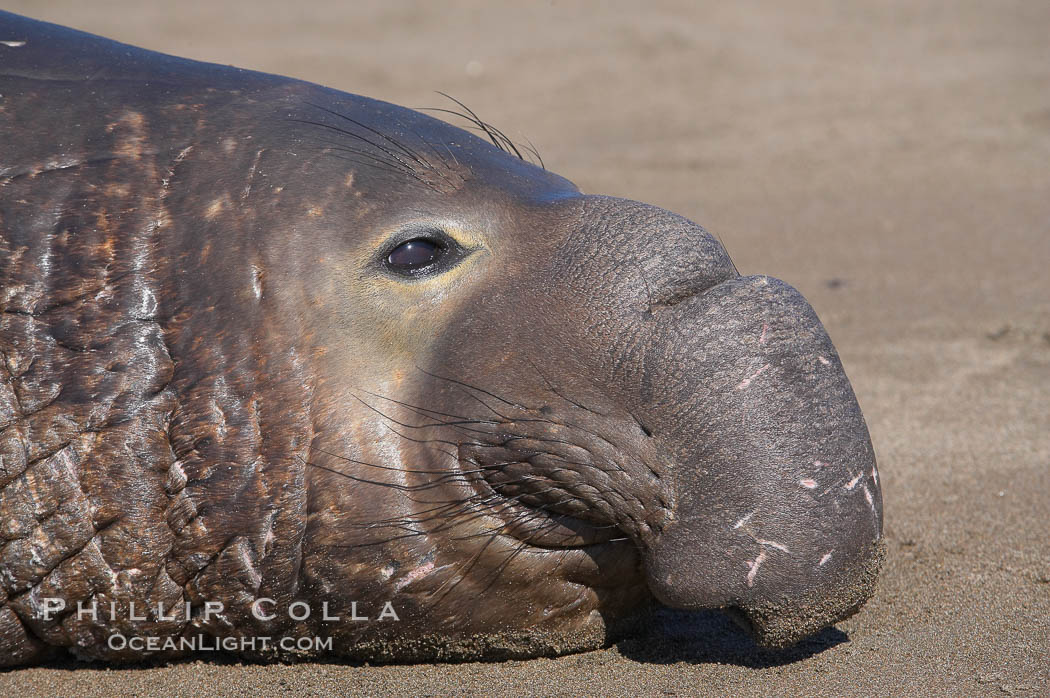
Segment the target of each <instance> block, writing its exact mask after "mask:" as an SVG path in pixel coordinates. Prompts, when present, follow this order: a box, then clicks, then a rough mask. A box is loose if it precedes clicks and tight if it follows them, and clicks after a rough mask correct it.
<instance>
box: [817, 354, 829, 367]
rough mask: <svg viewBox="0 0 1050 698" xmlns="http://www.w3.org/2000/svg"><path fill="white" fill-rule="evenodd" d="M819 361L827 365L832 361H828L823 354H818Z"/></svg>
mask: <svg viewBox="0 0 1050 698" xmlns="http://www.w3.org/2000/svg"><path fill="white" fill-rule="evenodd" d="M817 361H819V362H820V363H822V364H824V365H825V366H827V365H828V364H830V363H831V362H830V361H828V360H827V359H826V358H824V357H823V356H818V357H817Z"/></svg>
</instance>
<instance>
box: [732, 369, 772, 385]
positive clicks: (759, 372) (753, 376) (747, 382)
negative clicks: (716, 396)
mask: <svg viewBox="0 0 1050 698" xmlns="http://www.w3.org/2000/svg"><path fill="white" fill-rule="evenodd" d="M769 366H770V364H766V365H765V366H763V367H762V368H760V369H758V370H757V371H755V372H754V373H752V374H751V375H750V376H748V377H747V378H745V379H744V380H742V381H740V385H738V386H737V387H736V389H737V390H743V389H744V388H746V387H747V386H749V385H751V381H753V380H755V379H756V378H758V377H759V376H761V375H762V374H763V373H765V371H766V369H768V368H769Z"/></svg>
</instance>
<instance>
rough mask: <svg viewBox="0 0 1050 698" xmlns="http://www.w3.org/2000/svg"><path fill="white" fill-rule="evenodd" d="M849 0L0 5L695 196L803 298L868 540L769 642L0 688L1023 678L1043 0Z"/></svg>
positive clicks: (677, 200) (991, 686) (1034, 450)
mask: <svg viewBox="0 0 1050 698" xmlns="http://www.w3.org/2000/svg"><path fill="white" fill-rule="evenodd" d="M853 5H854V4H852V3H838V2H832V1H828V2H819V1H817V0H805V1H804V2H796V3H791V4H790V7H788V6H787V4H786V3H778V2H761V3H760V2H740V3H703V4H695V3H686V2H683V3H680V4H676V3H670V2H660V3H655V5H654V6H651V7H647V8H646V9H644V10H642V9H640V8H639V7H638V6H636V5H633V4H628V3H622V2H616V3H609V4H603V6H602V9H601V10H597V9H595V10H585V9H583V8H582V7H581V6H580V5H578V4H576V3H568V2H548V3H529V4H525V3H521V4H520V5H517V4H516V5H513V6H506V7H499V8H497V7H496V6H495V5H491V4H489V3H482V2H453V3H448V2H443V3H434V4H427V3H419V4H418V6H416V5H415V4H414V3H387V2H368V3H356V2H355V3H337V2H334V1H332V0H329V1H326V2H316V3H309V2H300V3H289V2H285V3H273V2H247V1H246V0H241V1H239V2H236V3H229V4H220V3H215V2H197V1H193V2H184V3H179V4H178V5H177V6H176V5H170V6H169V5H167V4H165V5H164V7H166V8H167V7H170V9H164V10H161V9H158V8H159V7H160V6H159V5H158V7H152V6H151V7H148V8H143V7H139V6H138V4H137V3H133V2H130V1H122V2H110V3H107V4H106V5H105V7H104V9H98V7H99V6H96V5H95V4H94V3H91V4H88V3H78V2H71V1H66V2H50V3H47V4H41V3H36V2H30V1H28V0H23V1H12V2H8V3H6V5H5V9H9V10H11V11H14V12H22V13H24V14H29V15H31V16H36V17H39V18H41V19H48V20H50V21H57V22H60V23H64V24H68V25H71V26H76V27H78V28H82V29H85V30H88V31H94V32H96V33H101V34H104V35H107V36H111V37H113V38H117V39H120V40H123V41H127V42H130V43H134V44H138V45H141V46H146V47H148V48H153V49H157V50H162V51H167V52H171V53H176V54H179V55H184V56H188V57H193V58H199V59H205V60H211V61H216V62H221V63H232V64H235V65H239V66H242V67H246V68H255V69H259V70H265V71H270V72H278V73H283V74H289V75H294V76H296V77H301V78H304V79H308V80H312V81H315V82H320V83H323V84H328V85H330V86H332V87H337V88H341V89H344V90H347V91H350V92H356V93H361V94H366V95H369V96H372V97H377V98H381V99H385V100H389V101H392V102H396V103H399V104H404V105H406V106H414V107H420V106H444V100H443V98H441V97H440V96H438V95H437V94H435V92H434V90H442V91H445V92H448V93H450V94H452V95H454V96H456V97H457V98H458V99H461V100H463V101H464V102H465V103H467V104H468V105H470V106H471V108H473V109H474V110H475V111H477V112H478V113H479V114H481V115H482V116H483V117H484V118H485V119H486V120H488V121H491V122H493V123H495V124H496V125H498V126H499V127H500V128H501V129H503V130H504V131H506V132H507V133H508V134H509V135H511V136H512V137H513V138H515V139H517V140H523V139H524V138H528V140H530V141H531V142H532V143H534V144H536V146H537V147H538V148H539V150H540V153H541V154H542V155H543V158H544V161H545V162H546V164H547V167H548V168H549V169H552V170H554V171H556V172H558V173H560V174H562V175H565V176H567V177H568V178H570V179H572V180H574V181H575V182H577V183H578V184H579V185H580V186H581V188H582V189H584V190H585V191H588V192H601V193H607V194H614V195H619V196H627V197H630V198H634V199H640V200H644V201H647V202H650V203H654V204H657V205H661V206H664V207H666V208H669V209H672V210H674V211H676V212H678V213H681V214H683V215H685V216H687V217H689V218H692V219H693V220H696V221H698V222H700V223H702V224H703V225H704V226H705V227H707V228H708V229H709V230H711V231H712V232H715V233H717V234H718V235H719V236H720V237H721V239H722V240H723V241H724V243H725V245H726V247H727V248H728V249H729V250H730V252H731V253H732V254H733V256H734V259H735V260H736V263H737V266H738V267H739V268H740V270H741V271H742V272H743V273H768V274H772V275H774V276H778V277H781V278H783V279H785V280H787V281H788V282H790V283H792V284H793V285H795V286H796V287H798V288H799V289H800V290H801V291H802V292H803V293H804V294H805V295H806V296H807V297H808V298H809V299H810V301H811V302H812V304H813V305H814V307H815V308H816V310H817V312H818V313H819V314H820V316H821V318H822V319H823V321H824V323H825V325H826V326H827V328H828V331H829V332H830V334H831V336H832V338H833V339H834V341H835V343H836V345H837V347H838V349H839V352H840V354H841V357H842V361H843V363H844V364H845V367H846V370H847V372H848V373H849V375H850V378H851V379H852V381H853V385H854V388H855V389H856V392H857V395H858V398H859V400H860V403H861V406H862V407H863V409H864V412H865V415H866V417H867V420H868V424H869V426H870V429H871V434H872V438H873V441H874V444H875V449H876V452H877V454H878V458H879V464H880V470H881V472H882V475H883V486H884V496H885V515H886V541H887V545H888V562H887V567H886V569H885V572H884V575H883V577H882V580H881V584H880V589H879V591H878V594H877V595H876V597H875V598H874V599H873V600H872V601H871V602H870V603H869V604H868V605H867V606H866V607H865V608H864V610H863V611H861V612H860V613H859V614H858V615H857V616H855V617H854V618H852V619H850V620H849V621H847V622H844V623H841V624H839V625H838V626H837V628H835V629H832V630H828V631H825V632H824V633H822V634H821V635H819V636H817V637H816V638H814V639H812V640H810V641H808V642H806V643H804V644H803V645H802V646H800V647H798V648H796V649H794V650H791V651H788V652H786V653H770V652H764V651H760V650H758V649H756V648H755V647H754V646H753V645H751V644H750V642H749V641H748V640H746V639H745V638H744V637H743V636H741V635H740V634H739V633H737V632H736V631H735V630H734V629H733V628H732V627H731V625H730V624H729V623H728V622H726V621H723V620H722V619H721V618H720V617H718V616H716V615H713V614H712V615H704V614H701V615H694V616H690V615H687V614H680V613H673V612H666V613H665V614H663V615H662V616H661V619H660V620H661V622H660V623H657V624H655V625H654V627H652V628H651V629H650V630H649V631H648V634H647V635H645V636H643V637H640V638H634V639H630V640H626V641H623V642H621V643H619V644H617V645H615V646H613V647H610V648H608V649H605V650H602V651H596V652H589V653H585V654H580V655H574V656H568V657H562V658H558V659H538V660H531V661H524V662H505V663H491V664H485V663H470V664H457V665H422V666H385V667H368V666H346V665H342V664H338V663H324V664H316V663H313V664H300V665H290V666H285V665H278V666H263V665H239V664H237V663H236V662H230V661H223V660H218V661H216V660H211V661H203V662H184V663H178V664H174V665H171V666H161V667H150V668H131V669H112V670H107V669H105V668H98V667H95V666H90V665H79V666H78V665H76V664H63V665H56V666H50V667H38V668H31V669H25V670H17V671H9V672H6V673H0V694H3V695H19V696H29V695H45V694H46V695H53V694H55V693H58V694H73V693H75V694H78V695H113V694H143V695H144V694H154V695H191V694H200V695H204V694H210V693H218V694H237V695H247V694H257V695H269V694H276V693H284V692H296V693H305V694H312V693H317V694H320V693H330V692H345V693H370V694H385V693H391V694H400V695H419V694H429V695H435V694H437V695H444V694H463V693H468V692H492V693H500V692H506V693H511V692H513V693H525V694H528V693H560V694H580V695H599V694H600V695H606V696H618V695H643V694H656V695H660V694H663V695H695V694H710V695H724V694H727V693H729V694H733V695H801V694H807V695H808V694H818V695H828V694H836V695H841V694H845V695H872V694H890V693H893V694H906V695H918V694H933V695H948V694H951V695H960V694H962V695H986V694H993V695H994V694H999V693H1003V694H1017V695H1046V694H1048V693H1050V668H1048V663H1050V553H1048V545H1047V541H1048V539H1050V493H1048V489H1050V281H1048V277H1050V274H1048V269H1047V268H1048V266H1050V41H1048V40H1047V36H1048V35H1050V4H1047V3H1041V2H995V3H988V2H975V1H970V0H964V1H960V2H911V1H909V0H892V1H891V2H879V3H867V5H869V6H867V7H863V8H861V7H854V6H853Z"/></svg>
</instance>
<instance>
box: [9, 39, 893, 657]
mask: <svg viewBox="0 0 1050 698" xmlns="http://www.w3.org/2000/svg"><path fill="white" fill-rule="evenodd" d="M106 46H109V44H106ZM129 55H131V54H129ZM135 55H136V56H139V54H135ZM142 55H145V54H142ZM89 58H90V56H88V57H85V56H80V55H78V58H77V60H78V61H79V63H77V65H80V66H81V70H82V71H83V72H84V74H85V75H84V76H83V77H79V76H78V75H77V74H73V75H63V76H59V78H61V79H58V78H52V79H50V80H49V81H48V82H47V84H46V85H41V82H40V78H41V76H40V74H39V72H40V71H39V70H35V69H34V70H31V69H30V68H26V69H24V70H22V71H21V73H20V74H17V75H16V74H5V75H4V76H3V77H2V78H0V80H2V81H3V82H0V87H2V88H3V89H0V92H3V93H4V95H5V97H7V96H12V97H11V103H12V104H14V105H17V106H18V108H17V109H10V108H9V109H8V110H6V111H4V112H2V113H0V118H3V119H4V120H5V122H4V123H3V124H2V125H0V133H5V134H12V133H21V134H26V135H25V136H24V137H23V138H22V139H20V140H19V141H18V142H14V141H12V142H11V143H3V144H0V145H2V146H3V147H4V148H5V150H4V152H9V153H13V154H14V155H13V156H12V162H13V161H15V160H17V161H18V162H19V165H18V166H17V167H15V166H5V168H4V169H3V170H2V171H0V184H2V185H3V186H2V188H0V196H3V201H5V202H16V203H5V208H4V209H3V215H4V219H3V220H2V221H0V226H2V227H0V232H2V233H3V236H2V238H0V241H2V242H3V244H4V246H5V248H4V249H3V255H2V258H3V261H2V262H0V264H4V265H5V266H4V267H3V268H2V271H3V274H2V276H0V278H2V279H3V280H4V284H5V286H4V288H3V297H2V301H3V304H4V305H3V308H4V315H3V322H4V324H3V326H2V327H0V329H2V331H3V340H4V352H5V356H4V370H5V372H6V375H5V376H4V377H5V378H6V379H7V380H8V381H9V382H10V383H11V384H12V385H16V384H17V386H18V387H17V390H18V392H17V397H18V398H20V400H21V403H20V405H19V407H18V411H17V412H16V413H15V412H13V413H12V414H15V415H16V416H15V417H12V418H11V419H8V420H7V421H6V423H5V427H6V428H5V430H4V431H3V432H0V434H2V441H0V448H3V449H4V450H3V453H4V455H5V460H4V464H5V467H6V468H7V470H6V471H5V475H4V479H3V480H0V487H3V488H4V489H3V490H0V493H2V494H3V496H4V497H5V499H4V500H3V501H2V502H0V505H2V506H4V507H8V508H9V509H11V511H14V514H13V516H14V517H15V519H16V520H22V519H25V521H29V518H28V517H30V516H32V514H31V512H32V511H33V510H32V508H31V506H30V505H29V504H25V505H24V506H23V504H22V503H21V502H22V501H23V499H20V498H23V497H25V498H27V499H25V502H29V501H30V499H28V497H29V496H30V495H29V494H24V493H28V492H31V491H35V490H33V488H34V487H37V486H40V487H44V486H45V485H43V484H40V483H50V484H47V485H46V486H47V487H51V488H53V489H54V490H55V492H56V494H55V497H57V498H59V499H62V498H63V497H64V498H65V499H62V501H63V502H65V504H63V505H62V506H64V507H65V508H66V509H68V510H69V512H68V518H69V519H70V520H74V521H77V522H78V523H77V524H76V525H75V526H73V529H74V531H75V535H69V534H67V532H65V529H63V530H61V531H60V530H59V529H57V528H56V529H54V530H51V529H48V528H47V525H50V524H46V525H45V524H41V526H44V528H41V529H40V530H41V531H44V532H43V533H40V534H33V535H38V537H40V536H42V537H43V539H45V541H46V545H44V546H43V547H42V548H39V550H43V551H44V552H43V553H40V554H38V555H37V558H35V559H37V560H38V562H34V563H33V564H29V563H24V564H22V563H19V564H15V563H10V564H9V565H8V569H9V571H10V570H14V571H13V572H11V579H13V580H14V581H11V580H8V582H7V583H6V584H5V587H4V594H5V596H3V597H2V598H0V601H3V602H4V603H5V604H6V605H7V607H9V608H10V609H11V611H12V612H13V613H14V614H15V615H16V616H17V617H18V619H19V620H20V621H21V622H22V623H23V624H24V625H25V627H26V628H27V629H28V630H27V638H26V640H25V647H28V648H29V649H27V650H25V657H27V658H31V657H33V656H38V655H40V654H41V653H42V652H43V651H44V647H45V645H57V646H79V647H80V649H78V650H77V652H78V654H80V655H82V656H86V657H101V658H107V659H135V658H139V657H140V656H141V655H139V654H136V653H134V652H133V651H131V650H120V649H113V648H111V647H107V646H106V645H105V644H104V643H101V642H97V641H96V643H95V644H92V643H91V642H89V641H88V640H87V639H85V638H97V637H105V636H106V634H108V633H112V632H124V633H127V634H129V635H131V634H136V633H137V634H141V635H155V636H178V635H180V634H189V633H192V632H204V633H206V634H211V635H215V636H217V637H221V636H243V637H251V636H259V635H269V636H274V635H277V634H281V633H288V634H294V635H298V636H307V635H322V636H330V637H332V638H333V640H334V642H335V644H334V647H333V650H334V651H336V652H338V653H341V654H343V655H346V656H357V657H361V658H366V659H394V660H402V661H403V660H413V659H433V658H456V657H459V658H468V657H482V656H483V657H513V656H518V657H524V656H535V655H539V654H555V653H561V652H566V651H572V650H578V649H585V648H591V647H596V646H600V645H601V644H603V643H605V642H607V641H608V640H609V639H610V638H611V637H613V636H614V635H615V634H616V633H617V632H619V629H620V628H622V627H624V626H625V624H628V623H629V622H630V621H631V619H632V618H633V617H635V616H636V615H637V614H638V613H641V612H643V611H644V610H645V609H646V607H647V606H648V605H649V604H650V603H651V602H652V600H653V599H656V600H659V601H661V602H663V603H666V604H669V605H672V606H675V607H679V608H726V609H730V610H731V613H732V615H733V616H734V618H736V619H737V620H738V621H740V622H741V623H742V624H743V625H744V626H745V627H746V628H748V629H749V630H751V631H752V632H753V633H754V634H755V636H756V637H757V638H758V640H759V641H761V642H763V643H765V644H768V645H773V646H783V645H786V644H790V643H792V642H795V641H797V640H798V639H800V638H801V637H804V636H805V635H807V634H809V633H812V632H814V631H816V630H818V629H820V628H822V627H824V626H826V625H828V624H829V623H833V622H836V621H838V620H840V619H842V618H844V617H847V616H849V615H850V614H851V613H853V612H854V611H855V610H856V609H857V608H858V607H859V606H860V605H861V604H862V603H863V602H864V601H865V600H866V599H867V598H868V597H869V596H870V595H871V593H872V590H873V584H874V579H875V576H876V574H877V571H878V566H879V561H880V559H881V558H880V555H881V552H880V550H881V548H880V546H881V544H880V542H879V541H880V538H881V530H882V520H881V511H882V501H881V492H880V488H879V482H878V474H877V470H876V466H875V459H874V454H873V451H872V447H871V443H870V439H869V437H868V432H867V428H866V426H865V424H864V420H863V417H862V415H861V412H860V409H859V407H858V405H857V402H856V399H855V397H854V395H853V391H852V388H851V387H850V384H849V381H848V379H847V378H846V375H845V373H844V371H843V368H842V365H841V363H840V361H839V357H838V355H837V354H836V352H835V349H834V347H833V346H832V344H831V342H830V340H829V339H828V337H827V334H826V333H825V331H824V329H823V327H822V326H821V324H820V322H819V320H818V319H817V317H816V315H815V314H814V312H813V310H812V308H811V307H810V306H809V304H808V303H807V302H806V301H805V300H804V299H803V298H802V296H801V295H800V294H799V293H798V292H797V291H795V290H794V289H793V288H791V287H790V286H788V285H787V284H785V283H783V282H781V281H779V280H776V279H772V278H769V277H765V276H741V275H740V274H738V272H737V270H736V269H735V267H734V266H733V264H732V262H731V261H730V259H729V257H728V255H727V253H726V251H725V250H724V249H723V247H722V246H721V244H719V243H718V242H717V241H716V240H715V239H714V238H713V237H712V236H711V235H710V234H708V233H707V232H706V231H704V230H703V229H702V228H701V227H700V226H698V225H696V224H694V223H692V222H690V221H687V220H685V219H683V218H681V217H679V216H675V215H673V214H671V213H668V212H666V211H663V210H661V209H658V208H655V207H651V206H647V205H645V204H640V203H637V202H633V201H627V200H622V199H614V198H608V197H599V196H588V195H583V194H581V193H580V192H579V191H578V190H577V189H576V188H575V187H574V186H573V185H572V184H571V183H569V182H567V181H566V180H564V179H562V178H560V177H557V176H556V175H553V174H551V173H548V172H546V171H544V170H542V169H539V168H537V167H534V166H532V165H530V164H527V163H525V162H522V161H520V160H518V159H517V158H514V157H511V156H510V155H507V154H506V153H503V152H501V151H500V150H498V149H496V148H494V147H492V146H491V145H489V144H487V143H484V142H482V141H480V140H479V139H477V138H475V137H473V136H472V135H469V134H467V133H465V132H463V131H461V130H459V129H455V128H453V127H451V126H448V125H447V124H444V123H442V122H439V121H436V120H434V119H431V118H429V117H426V116H423V115H421V114H418V113H416V112H412V111H409V110H405V109H402V108H399V107H394V106H392V105H388V104H384V103H380V102H375V101H372V100H368V99H364V98H360V97H354V96H351V95H345V94H343V93H339V92H335V91H332V90H327V89H324V88H320V87H317V86H313V85H308V84H305V83H300V82H296V81H290V80H285V79H283V78H274V77H271V76H260V75H258V74H253V73H247V72H243V71H232V70H231V69H225V68H218V67H213V66H205V67H200V66H201V65H202V64H195V63H192V62H175V63H163V71H162V73H163V76H162V77H163V79H160V80H154V81H153V82H150V83H148V84H146V83H145V82H143V77H142V75H140V72H141V71H142V70H145V69H144V68H141V67H136V66H139V64H137V63H136V64H135V65H133V66H131V67H127V68H126V74H124V75H123V76H121V75H119V74H117V75H109V76H106V75H103V76H101V77H99V78H97V79H92V80H90V81H86V78H87V76H89V75H93V74H95V71H94V69H93V68H92V65H91V63H90V60H89ZM140 58H141V56H140ZM147 59H149V60H159V59H155V58H150V57H149V56H146V57H145V58H142V60H143V61H145V63H144V65H148V63H149V60H147ZM107 60H108V59H107ZM114 60H115V59H114ZM136 60H137V59H136ZM164 60H170V61H175V59H166V58H165V59H164ZM27 65H28V64H27ZM118 73H119V71H118ZM56 95H61V98H58V97H56ZM88 116H90V118H88ZM52 132H60V133H63V134H64V135H63V138H62V139H61V140H60V141H57V142H56V141H54V140H53V139H52V140H51V141H47V140H46V138H45V135H44V134H47V133H52ZM18 201H31V202H32V203H33V205H32V206H28V205H27V206H25V207H21V208H20V207H19V206H20V204H17V202H18ZM435 229H439V230H441V231H443V233H444V234H446V235H448V236H449V237H450V238H451V239H452V240H454V241H455V243H456V244H457V245H458V246H459V247H460V248H462V250H464V251H465V252H464V256H463V257H462V259H460V260H459V261H458V263H456V264H455V265H454V266H452V267H451V268H449V269H448V270H446V271H444V272H443V273H440V274H435V275H429V276H427V275H423V276H421V277H418V278H410V279H406V278H404V277H398V276H397V275H394V274H391V273H390V272H389V270H387V269H386V268H385V267H384V266H383V259H384V254H385V253H387V252H389V245H390V243H391V241H392V240H393V241H394V242H396V241H397V240H401V239H408V238H411V237H412V235H414V234H419V232H420V231H428V230H435ZM33 356H49V357H52V358H50V359H46V360H44V359H39V360H38V361H37V362H36V363H34V362H33V361H32V357H33ZM41 362H43V363H41ZM49 381H50V382H49ZM56 386H57V387H56ZM5 419H6V418H5ZM19 454H21V455H19ZM12 464H15V465H12ZM60 490H61V491H60ZM129 499H131V500H133V502H134V503H133V504H129V501H128V500H129ZM19 507H21V508H19ZM19 517H21V518H19ZM78 517H79V518H78ZM32 525H36V524H32ZM32 525H30V524H28V523H27V524H26V527H25V531H27V533H26V540H28V536H29V535H30V533H28V532H31V531H32V530H35V529H33V528H32ZM56 525H57V524H56ZM39 550H38V552H39ZM41 556H42V557H41ZM41 559H42V560H43V561H42V562H39V560H41ZM12 565H14V566H12ZM19 565H21V566H19ZM63 565H65V566H66V567H63ZM67 568H70V569H67ZM72 568H75V569H72ZM85 579H87V580H90V581H89V582H84V581H83V580H85ZM78 580H79V581H78ZM34 589H35V591H33V590H34ZM47 593H51V594H58V595H63V596H64V598H67V599H68V601H69V604H70V605H71V606H72V605H74V604H75V603H76V602H77V601H78V600H88V599H97V600H100V601H101V602H102V603H103V604H105V603H108V602H109V601H115V602H118V604H119V605H122V608H126V607H127V604H128V603H129V602H131V601H143V600H145V601H146V602H147V603H148V604H149V605H152V606H154V607H155V605H156V604H157V602H162V603H163V604H164V606H165V608H172V607H176V606H178V605H179V604H182V603H184V602H187V601H188V602H189V603H190V604H191V608H192V611H191V614H190V617H176V618H174V619H170V620H164V619H158V618H156V617H152V616H151V617H150V618H148V619H146V620H142V621H138V620H134V619H130V620H129V619H128V617H127V615H121V616H120V617H119V618H118V619H117V620H115V621H112V622H110V621H108V620H107V619H106V618H103V617H100V618H99V619H98V620H92V619H90V618H88V619H84V620H73V619H71V618H66V620H65V622H64V623H63V622H62V619H61V618H59V619H58V620H55V621H45V620H41V619H40V618H38V617H36V616H35V615H34V608H35V607H34V605H33V604H34V603H37V602H36V601H34V600H33V599H34V598H37V597H39V596H40V595H41V594H44V595H46V594H47ZM34 594H35V596H34ZM259 599H267V600H268V601H267V605H266V606H265V607H264V610H265V611H269V610H270V609H273V611H274V612H273V613H271V614H270V616H271V617H267V618H262V619H260V618H258V617H256V615H258V614H255V615H253V613H252V604H253V603H254V602H256V601H257V600H259ZM269 600H272V602H271V601H269ZM206 602H221V603H222V604H223V612H222V613H219V614H212V615H208V614H205V613H203V612H202V609H203V608H204V604H205V603H206ZM295 602H305V603H306V605H307V606H308V607H309V608H310V611H311V613H310V616H309V617H308V618H305V619H302V620H293V619H291V618H290V617H289V615H288V613H287V609H288V608H289V606H290V605H291V604H293V603H295ZM388 602H389V605H390V607H392V609H393V610H394V612H395V613H396V615H397V617H398V620H396V621H395V620H392V619H390V618H389V616H388V617H386V618H383V619H380V618H379V616H380V614H381V612H383V610H384V608H385V605H386V604H387V603H388ZM300 611H301V608H300ZM299 615H301V613H300V614H299ZM326 615H327V616H328V617H329V618H332V617H336V616H338V617H340V618H341V620H338V621H336V620H328V619H326V618H325V616H326ZM354 616H356V617H358V618H360V617H367V618H368V619H369V620H367V621H355V620H351V618H352V617H354ZM29 635H31V637H29ZM34 653H35V654H34ZM247 653H248V654H251V652H250V651H249V652H247ZM169 654H170V653H169Z"/></svg>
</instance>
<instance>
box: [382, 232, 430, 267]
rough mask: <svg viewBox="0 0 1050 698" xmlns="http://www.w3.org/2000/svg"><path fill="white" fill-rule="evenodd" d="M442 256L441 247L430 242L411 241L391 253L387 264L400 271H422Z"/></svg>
mask: <svg viewBox="0 0 1050 698" xmlns="http://www.w3.org/2000/svg"><path fill="white" fill-rule="evenodd" d="M440 256H441V247H439V246H438V245H437V244H436V243H434V242H431V241H430V240H423V239H419V240H409V241H408V242H403V243H401V244H400V245H398V246H397V247H395V248H394V250H393V251H392V252H391V253H390V256H389V257H387V260H386V261H387V263H388V264H390V266H392V267H397V268H398V269H405V270H409V271H411V270H413V269H421V268H423V267H425V266H427V265H428V264H432V263H433V262H434V260H436V259H437V258H438V257H440Z"/></svg>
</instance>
